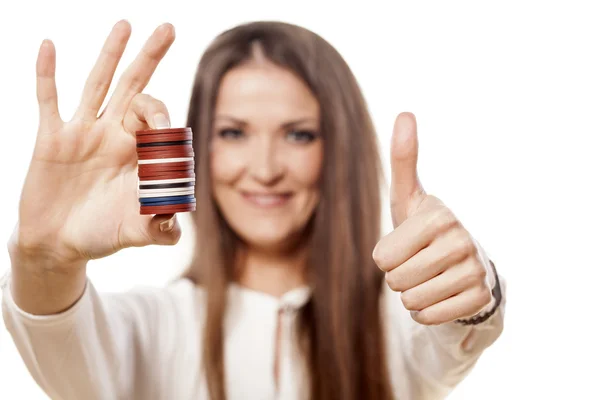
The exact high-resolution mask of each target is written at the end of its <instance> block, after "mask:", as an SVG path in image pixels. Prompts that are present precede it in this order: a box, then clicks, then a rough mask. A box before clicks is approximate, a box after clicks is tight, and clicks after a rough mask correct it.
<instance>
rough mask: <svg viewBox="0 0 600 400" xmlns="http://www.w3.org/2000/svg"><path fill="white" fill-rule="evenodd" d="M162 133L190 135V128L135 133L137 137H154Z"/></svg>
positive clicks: (149, 130) (146, 130) (147, 130)
mask: <svg viewBox="0 0 600 400" xmlns="http://www.w3.org/2000/svg"><path fill="white" fill-rule="evenodd" d="M164 133H192V128H165V129H145V130H141V131H137V132H135V134H136V135H137V136H144V135H156V134H164Z"/></svg>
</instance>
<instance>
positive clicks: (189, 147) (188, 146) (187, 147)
mask: <svg viewBox="0 0 600 400" xmlns="http://www.w3.org/2000/svg"><path fill="white" fill-rule="evenodd" d="M171 150H194V148H193V147H192V145H191V144H176V145H170V146H156V147H139V148H137V152H138V154H140V153H152V152H155V151H171Z"/></svg>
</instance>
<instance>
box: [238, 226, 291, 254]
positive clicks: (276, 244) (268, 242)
mask: <svg viewBox="0 0 600 400" xmlns="http://www.w3.org/2000/svg"><path fill="white" fill-rule="evenodd" d="M240 233H242V234H241V235H239V236H240V237H241V238H242V240H243V241H244V242H245V243H246V244H247V245H248V246H249V247H252V248H255V249H260V250H261V251H266V252H272V251H281V250H287V249H290V247H293V246H294V243H295V242H296V241H297V236H298V235H296V234H294V232H293V231H290V230H287V229H285V230H283V229H282V230H276V229H265V230H253V231H246V232H238V234H240Z"/></svg>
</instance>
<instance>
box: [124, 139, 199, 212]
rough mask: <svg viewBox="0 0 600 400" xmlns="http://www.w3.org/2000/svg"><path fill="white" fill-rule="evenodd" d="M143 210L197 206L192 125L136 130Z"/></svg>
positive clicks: (168, 209)
mask: <svg viewBox="0 0 600 400" xmlns="http://www.w3.org/2000/svg"><path fill="white" fill-rule="evenodd" d="M136 142H137V156H138V177H139V191H138V194H139V195H138V197H139V201H140V214H174V213H178V212H188V211H195V210H196V198H195V197H194V188H195V181H196V175H195V173H194V170H195V169H194V149H193V147H192V130H191V129H190V128H171V129H150V130H144V131H138V132H136Z"/></svg>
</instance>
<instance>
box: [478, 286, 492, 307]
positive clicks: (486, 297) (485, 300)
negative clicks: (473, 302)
mask: <svg viewBox="0 0 600 400" xmlns="http://www.w3.org/2000/svg"><path fill="white" fill-rule="evenodd" d="M492 298H493V296H492V293H491V291H490V290H489V289H488V287H487V286H485V285H482V286H481V287H480V289H479V290H478V292H477V300H478V302H479V304H481V305H483V306H485V305H486V304H489V303H490V302H491V301H492Z"/></svg>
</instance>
